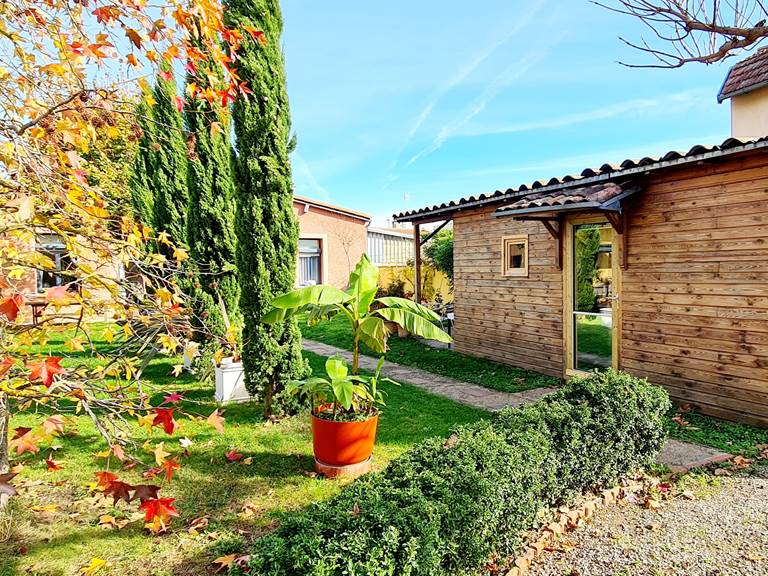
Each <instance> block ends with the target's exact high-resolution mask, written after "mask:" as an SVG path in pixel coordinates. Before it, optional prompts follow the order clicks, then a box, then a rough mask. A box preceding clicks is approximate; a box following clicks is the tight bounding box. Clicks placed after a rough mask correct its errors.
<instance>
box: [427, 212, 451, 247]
mask: <svg viewBox="0 0 768 576" xmlns="http://www.w3.org/2000/svg"><path fill="white" fill-rule="evenodd" d="M450 221H451V220H450V218H449V219H448V220H446V221H445V222H443V223H442V224H440V226H438V227H437V228H435V229H434V230H432V232H430V233H429V234H427V235H426V236H424V238H422V239H421V245H422V246H424V244H426V243H427V242H429V241H430V240H431V239H432V238H433V237H434V236H435V234H437V233H438V232H440V230H442V229H443V228H445V226H446V224H448V222H450Z"/></svg>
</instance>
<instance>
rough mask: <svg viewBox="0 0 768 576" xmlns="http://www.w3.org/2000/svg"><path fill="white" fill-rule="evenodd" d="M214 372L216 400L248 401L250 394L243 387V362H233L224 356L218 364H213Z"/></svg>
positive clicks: (225, 401) (222, 401) (224, 402)
mask: <svg viewBox="0 0 768 576" xmlns="http://www.w3.org/2000/svg"><path fill="white" fill-rule="evenodd" d="M214 371H215V372H216V395H215V398H216V402H218V403H219V404H226V403H228V402H248V401H250V400H251V399H252V398H251V395H250V394H248V390H246V389H245V376H244V373H243V363H242V362H233V361H232V358H224V359H223V360H222V361H221V365H220V366H216V365H214Z"/></svg>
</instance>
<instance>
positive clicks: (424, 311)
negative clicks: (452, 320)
mask: <svg viewBox="0 0 768 576" xmlns="http://www.w3.org/2000/svg"><path fill="white" fill-rule="evenodd" d="M376 302H379V303H381V304H384V306H386V307H387V308H397V309H398V310H408V311H410V312H412V313H414V314H416V315H418V316H421V317H422V318H424V319H425V320H429V321H430V322H440V316H438V315H437V314H436V313H435V312H434V311H433V310H430V309H429V308H427V307H426V306H422V305H421V304H419V303H418V302H414V301H413V300H408V299H407V298H398V297H397V296H383V297H381V298H377V299H376Z"/></svg>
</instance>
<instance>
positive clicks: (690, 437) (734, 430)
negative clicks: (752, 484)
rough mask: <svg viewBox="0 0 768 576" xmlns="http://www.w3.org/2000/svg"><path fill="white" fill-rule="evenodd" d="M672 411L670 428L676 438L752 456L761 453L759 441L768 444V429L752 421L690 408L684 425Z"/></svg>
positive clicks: (731, 452)
mask: <svg viewBox="0 0 768 576" xmlns="http://www.w3.org/2000/svg"><path fill="white" fill-rule="evenodd" d="M675 415H676V412H672V413H670V415H669V416H670V417H669V419H668V420H667V430H668V431H669V435H670V436H671V437H672V438H677V439H678V440H685V441H687V442H695V443H698V444H704V445H706V446H712V447H713V448H717V449H718V450H722V451H723V452H728V453H729V454H734V455H736V454H741V455H743V456H746V457H748V458H753V457H755V456H757V455H758V454H759V452H760V450H759V449H758V448H757V445H758V444H768V430H766V429H765V428H756V427H754V426H750V425H749V424H740V423H738V422H728V421H726V420H719V419H717V418H712V417H710V416H704V415H702V414H696V413H695V412H686V413H684V414H681V416H682V418H683V422H684V423H685V424H684V425H683V424H681V423H680V422H676V421H674V420H672V418H673V417H674V416H675Z"/></svg>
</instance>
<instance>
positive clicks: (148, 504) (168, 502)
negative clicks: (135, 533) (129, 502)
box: [139, 498, 179, 524]
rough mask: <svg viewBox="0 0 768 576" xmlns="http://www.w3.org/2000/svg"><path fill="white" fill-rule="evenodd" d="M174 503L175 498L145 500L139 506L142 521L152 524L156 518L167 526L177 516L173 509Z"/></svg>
mask: <svg viewBox="0 0 768 576" xmlns="http://www.w3.org/2000/svg"><path fill="white" fill-rule="evenodd" d="M174 501H175V498H155V499H152V500H145V501H144V502H142V503H141V505H140V506H139V509H140V510H143V511H144V521H145V522H152V521H153V520H155V519H156V518H159V519H160V520H162V521H163V522H164V523H166V524H167V523H168V521H170V519H171V518H173V517H174V516H178V515H179V513H178V512H177V511H176V508H174V507H173V502H174Z"/></svg>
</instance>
